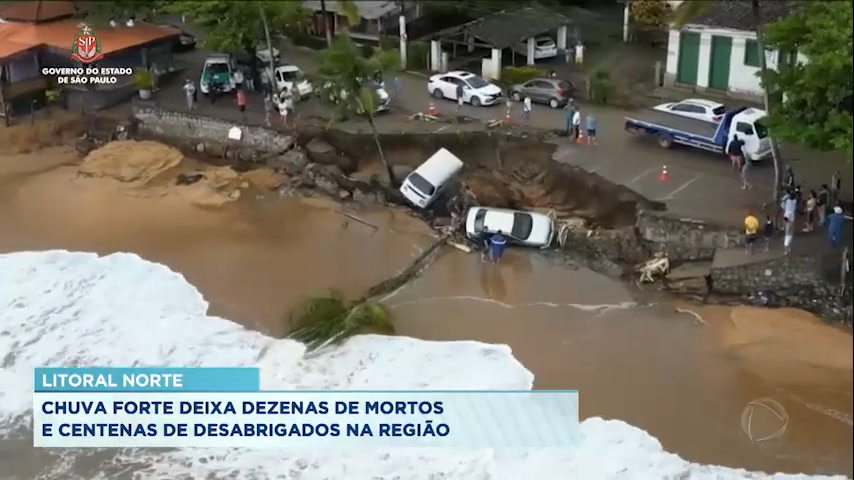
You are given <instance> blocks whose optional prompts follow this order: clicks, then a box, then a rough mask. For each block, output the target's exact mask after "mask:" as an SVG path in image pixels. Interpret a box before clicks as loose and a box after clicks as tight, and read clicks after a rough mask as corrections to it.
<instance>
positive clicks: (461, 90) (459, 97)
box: [457, 83, 465, 112]
mask: <svg viewBox="0 0 854 480" xmlns="http://www.w3.org/2000/svg"><path fill="white" fill-rule="evenodd" d="M464 93H465V89H464V88H463V84H462V83H458V84H457V111H458V112H459V111H460V109H461V108H463V102H464V101H465V100H463V94H464Z"/></svg>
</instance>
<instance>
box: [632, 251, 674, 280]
mask: <svg viewBox="0 0 854 480" xmlns="http://www.w3.org/2000/svg"><path fill="white" fill-rule="evenodd" d="M635 271H636V272H637V273H639V274H640V278H639V279H638V282H639V283H653V282H655V279H656V277H659V278H663V277H665V276H666V275H667V272H669V271H670V259H669V258H667V255H665V254H663V253H657V254H656V255H655V257H654V258H652V259H651V260H648V261H646V262H645V263H644V264H643V265H641V266H639V267H637V268H636V269H635Z"/></svg>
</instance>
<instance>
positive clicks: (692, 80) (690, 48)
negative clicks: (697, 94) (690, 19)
mask: <svg viewBox="0 0 854 480" xmlns="http://www.w3.org/2000/svg"><path fill="white" fill-rule="evenodd" d="M699 62H700V34H699V33H692V32H682V34H681V35H680V36H679V64H678V66H677V67H676V68H677V70H676V81H677V82H679V83H685V84H688V85H696V84H697V65H698V64H699Z"/></svg>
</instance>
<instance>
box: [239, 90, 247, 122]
mask: <svg viewBox="0 0 854 480" xmlns="http://www.w3.org/2000/svg"><path fill="white" fill-rule="evenodd" d="M237 109H238V110H240V115H242V116H243V123H246V93H245V92H244V91H243V89H242V88H238V89H237Z"/></svg>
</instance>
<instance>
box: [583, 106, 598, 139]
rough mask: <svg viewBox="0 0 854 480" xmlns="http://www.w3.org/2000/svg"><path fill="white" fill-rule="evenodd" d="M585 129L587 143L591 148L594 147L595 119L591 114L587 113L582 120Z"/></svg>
mask: <svg viewBox="0 0 854 480" xmlns="http://www.w3.org/2000/svg"><path fill="white" fill-rule="evenodd" d="M584 123H585V125H584V126H585V129H586V130H587V142H588V144H589V145H591V146H594V147H595V146H596V117H594V116H593V114H592V113H588V114H587V117H585V118H584Z"/></svg>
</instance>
